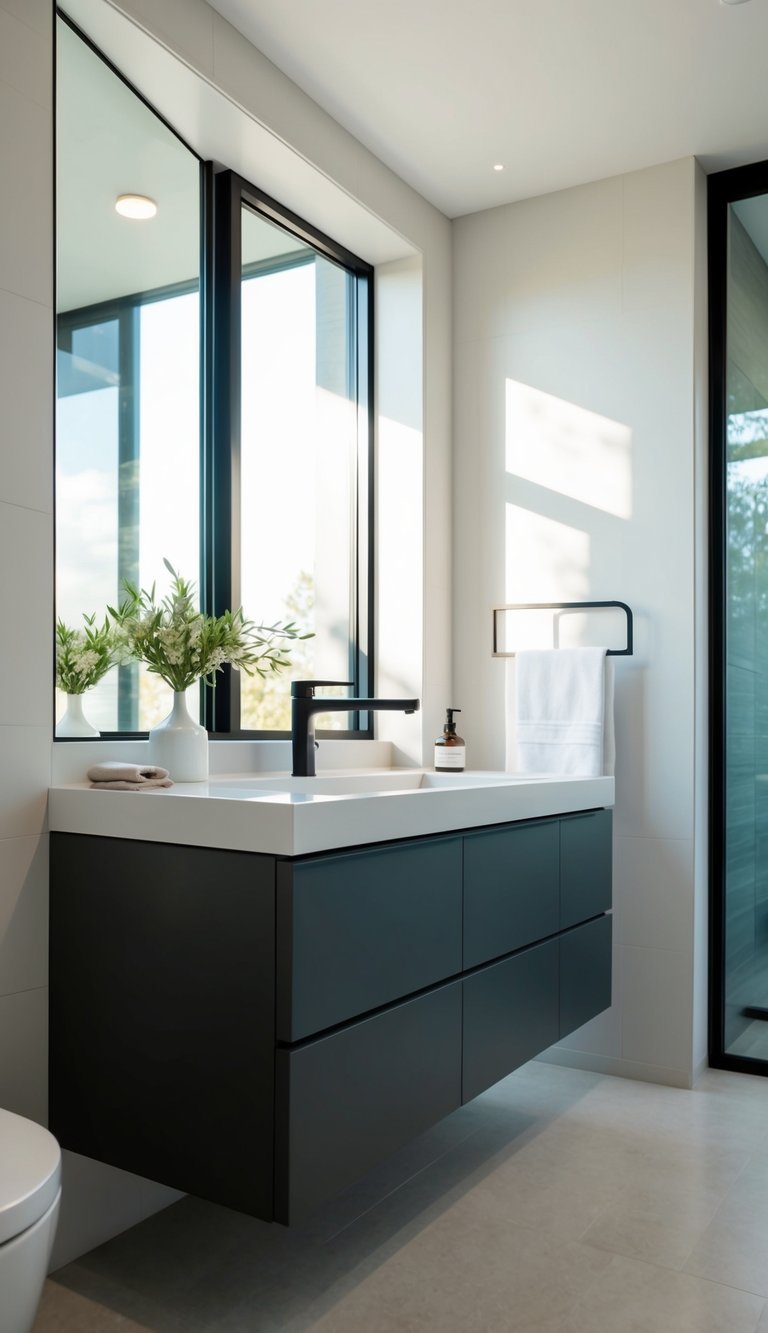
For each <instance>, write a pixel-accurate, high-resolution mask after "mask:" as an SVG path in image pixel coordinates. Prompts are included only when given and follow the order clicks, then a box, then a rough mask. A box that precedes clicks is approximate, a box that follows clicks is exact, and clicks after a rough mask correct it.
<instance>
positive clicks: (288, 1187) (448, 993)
mask: <svg viewBox="0 0 768 1333" xmlns="http://www.w3.org/2000/svg"><path fill="white" fill-rule="evenodd" d="M276 1073H277V1102H276V1125H277V1141H276V1153H277V1157H276V1175H275V1217H276V1219H277V1220H278V1221H279V1222H286V1223H288V1222H296V1221H300V1220H301V1218H302V1217H303V1216H305V1215H306V1214H307V1213H309V1212H311V1211H312V1209H313V1208H315V1207H316V1206H317V1205H318V1204H320V1203H322V1202H323V1200H325V1199H327V1198H330V1197H331V1196H332V1195H334V1194H337V1193H338V1192H339V1190H342V1189H344V1188H345V1187H346V1186H347V1185H349V1184H351V1183H352V1181H354V1180H356V1179H358V1178H359V1177H360V1176H362V1175H364V1174H365V1172H366V1171H368V1170H370V1168H371V1167H372V1166H374V1165H375V1164H376V1163H377V1162H378V1161H380V1160H381V1159H382V1158H384V1157H386V1156H388V1155H389V1154H390V1153H393V1152H395V1151H396V1150H397V1149H398V1148H400V1147H402V1145H403V1144H404V1143H407V1142H408V1140H409V1139H412V1138H413V1137H414V1136H415V1135H416V1134H420V1133H421V1132H422V1131H423V1130H425V1129H427V1128H428V1127H429V1126H430V1125H432V1124H434V1123H435V1121H437V1120H439V1119H441V1117H442V1116H444V1115H447V1114H448V1113H449V1112H450V1111H453V1110H455V1109H456V1108H457V1107H458V1106H459V1104H460V1101H461V982H451V983H450V984H449V985H447V986H442V987H440V988H439V989H438V990H436V991H431V992H429V994H427V995H422V996H419V997H418V998H417V999H415V1000H407V1001H405V1003H403V1004H398V1005H395V1006H394V1007H393V1008H391V1009H387V1010H385V1011H384V1012H383V1013H381V1014H377V1015H375V1016H374V1017H373V1018H366V1019H362V1020H361V1021H360V1022H359V1023H354V1024H351V1025H350V1026H349V1027H347V1028H344V1029H343V1030H342V1031H340V1032H336V1033H333V1034H332V1035H330V1036H328V1037H319V1038H318V1039H317V1041H313V1042H308V1043H307V1045H305V1046H302V1047H301V1048H300V1049H299V1050H295V1051H287V1050H278V1052H277V1063H276Z"/></svg>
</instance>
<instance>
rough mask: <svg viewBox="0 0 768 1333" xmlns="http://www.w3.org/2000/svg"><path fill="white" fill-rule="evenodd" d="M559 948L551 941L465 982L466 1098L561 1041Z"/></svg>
mask: <svg viewBox="0 0 768 1333" xmlns="http://www.w3.org/2000/svg"><path fill="white" fill-rule="evenodd" d="M557 949H558V944H557V940H548V941H547V942H546V943H545V944H537V945H534V947H533V948H531V949H525V950H524V951H523V952H522V953H519V954H516V955H515V957H514V958H505V959H504V960H503V961H502V962H500V963H491V965H490V966H489V967H485V968H483V969H482V971H480V972H476V973H475V974H474V976H471V977H467V979H466V980H465V982H464V1025H463V1026H464V1035H463V1043H464V1061H463V1075H462V1101H465V1102H468V1101H471V1099H472V1098H473V1097H477V1095H478V1093H480V1092H483V1091H484V1090H485V1089H486V1088H490V1087H491V1085H492V1084H493V1083H498V1081H499V1079H500V1078H505V1077H506V1075H507V1074H510V1073H511V1072H512V1070H513V1069H517V1068H518V1066H519V1065H522V1064H524V1063H525V1062H526V1060H530V1059H532V1057H533V1056H534V1055H538V1054H539V1052H540V1051H543V1050H545V1049H546V1048H547V1046H551V1045H552V1043H553V1042H555V1041H557V1039H558V1035H559V1026H558V1024H559V1017H558V987H557V974H558V953H557Z"/></svg>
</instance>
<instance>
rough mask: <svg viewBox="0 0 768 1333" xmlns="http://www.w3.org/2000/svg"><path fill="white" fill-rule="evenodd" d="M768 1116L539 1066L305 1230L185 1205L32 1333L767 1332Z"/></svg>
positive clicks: (748, 1107) (58, 1302)
mask: <svg viewBox="0 0 768 1333" xmlns="http://www.w3.org/2000/svg"><path fill="white" fill-rule="evenodd" d="M766 1107H768V1082H766V1081H764V1080H760V1079H756V1078H746V1077H741V1076H735V1075H730V1074H722V1075H721V1074H719V1073H717V1072H715V1071H712V1072H710V1073H709V1074H707V1075H706V1076H705V1077H704V1078H703V1079H702V1083H701V1088H700V1089H696V1090H694V1091H690V1092H686V1091H683V1090H680V1089H674V1088H665V1087H659V1086H656V1085H650V1084H642V1083H638V1082H635V1081H629V1080H626V1081H625V1080H621V1079H616V1078H610V1077H608V1076H602V1075H596V1074H591V1073H587V1072H585V1071H579V1070H570V1069H565V1068H561V1067H557V1066H551V1065H546V1064H544V1063H543V1062H541V1061H535V1062H533V1063H532V1064H530V1065H528V1066H525V1067H524V1068H523V1069H521V1070H518V1071H517V1073H515V1074H514V1075H511V1076H510V1077H509V1078H508V1079H505V1080H504V1081H503V1082H502V1083H500V1084H498V1085H497V1086H496V1087H495V1088H493V1089H491V1090H489V1092H487V1093H485V1094H484V1095H483V1096H482V1097H480V1098H477V1099H476V1101H475V1102H474V1103H472V1104H471V1105H470V1106H468V1107H465V1108H463V1110H462V1111H461V1112H459V1113H457V1115H456V1116H455V1117H449V1118H448V1119H447V1120H446V1121H444V1122H443V1123H442V1124H441V1125H440V1126H438V1127H436V1129H435V1130H434V1131H430V1133H428V1134H426V1135H423V1136H422V1138H421V1140H417V1141H415V1142H414V1143H413V1144H411V1145H409V1147H408V1148H407V1149H406V1150H404V1151H403V1153H401V1154H398V1155H397V1156H396V1157H395V1158H393V1159H392V1160H391V1161H390V1162H389V1163H387V1164H384V1165H383V1166H382V1167H381V1168H380V1169H379V1170H378V1171H376V1172H372V1173H371V1174H370V1176H368V1177H366V1179H365V1180H364V1181H361V1182H360V1183H359V1184H358V1185H356V1186H354V1187H353V1188H352V1189H351V1190H349V1191H347V1192H346V1194H345V1195H343V1196H341V1197H340V1198H339V1199H338V1200H334V1201H333V1202H331V1203H330V1204H329V1205H328V1206H327V1207H326V1208H324V1209H321V1210H320V1211H319V1212H318V1214H317V1215H316V1216H315V1217H314V1218H312V1219H310V1220H309V1221H308V1222H307V1223H305V1224H304V1225H302V1226H299V1227H294V1228H290V1229H287V1228H283V1227H278V1226H269V1225H267V1224H265V1223H262V1222H258V1221H256V1220H254V1219H253V1218H248V1217H244V1216H241V1215H239V1214H237V1213H234V1212H231V1211H228V1210H227V1209H224V1208H218V1207H216V1206H214V1205H212V1204H207V1203H204V1202H203V1201H201V1200H198V1199H193V1198H184V1199H182V1200H180V1201H179V1202H178V1203H175V1204H174V1205H173V1206H171V1207H170V1208H167V1209H166V1210H165V1211H164V1212H162V1213H157V1214H155V1215H154V1216H152V1217H149V1218H147V1220H146V1221H144V1222H142V1223H140V1224H139V1225H138V1226H135V1227H133V1228H132V1229H131V1230H130V1231H127V1232H125V1233H124V1234H123V1235H120V1236H116V1237H115V1238H114V1240H112V1241H109V1242H108V1243H106V1244H105V1245H102V1246H101V1247H100V1248H99V1249H96V1250H93V1251H92V1252H91V1253H90V1254H86V1255H84V1256H83V1257H82V1258H80V1259H78V1260H76V1261H75V1262H73V1263H71V1264H69V1265H67V1266H66V1267H65V1268H62V1269H61V1270H60V1271H59V1272H57V1273H56V1274H55V1275H54V1276H53V1278H52V1279H51V1280H50V1282H49V1284H48V1287H47V1289H46V1293H45V1299H44V1302H43V1305H42V1307H41V1310H40V1315H39V1318H38V1321H37V1324H36V1326H35V1329H34V1333H69V1331H70V1330H72V1333H74V1330H75V1329H76V1330H77V1333H112V1330H113V1329H115V1330H117V1329H120V1330H123V1329H124V1330H125V1333H140V1331H141V1333H458V1331H460V1333H518V1331H520V1333H522V1331H523V1330H530V1333H533V1331H534V1330H535V1331H536V1333H661V1331H663V1333H756V1330H757V1329H758V1326H759V1327H760V1329H761V1333H768V1315H764V1311H765V1310H766V1299H765V1295H764V1289H763V1286H762V1283H763V1279H764V1275H765V1273H766V1269H767V1268H768V1260H766V1259H765V1258H764V1255H768V1230H766V1229H765V1225H764V1219H763V1213H762V1198H761V1196H762V1194H763V1192H764V1193H765V1194H766V1197H768V1146H767V1145H766V1141H765V1134H764V1133H763V1132H762V1125H761V1124H760V1121H761V1118H762V1121H763V1122H764V1121H765V1120H766V1116H765V1111H766ZM739 1262H740V1264H741V1266H740V1267H739ZM761 1321H762V1322H761Z"/></svg>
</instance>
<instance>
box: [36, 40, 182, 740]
mask: <svg viewBox="0 0 768 1333" xmlns="http://www.w3.org/2000/svg"><path fill="white" fill-rule="evenodd" d="M127 193H136V194H140V195H143V196H146V197H149V198H150V199H152V200H154V201H155V202H156V204H157V213H156V215H155V216H154V217H152V218H149V219H145V220H136V219H133V218H127V217H123V216H120V215H119V214H118V213H117V211H116V210H115V203H116V200H117V198H118V196H119V195H123V194H127ZM199 228H200V174H199V162H198V159H197V157H196V156H195V155H194V154H193V153H192V152H190V151H189V149H187V148H186V147H185V146H184V144H182V143H181V142H180V140H179V139H177V138H176V136H175V135H174V134H173V133H172V131H171V130H170V129H168V128H167V127H166V126H165V125H164V124H163V122H162V121H161V120H160V119H159V118H158V117H157V116H155V115H154V114H153V113H152V111H150V110H149V108H148V107H146V106H145V105H144V103H143V102H142V101H141V100H140V99H139V98H138V97H137V96H136V95H135V94H134V93H133V92H132V91H131V89H130V88H129V87H128V86H127V85H126V84H125V83H124V82H123V81H122V80H121V79H120V78H119V77H118V76H117V75H116V74H115V73H113V71H112V70H111V69H110V68H109V67H108V66H107V65H106V64H105V63H104V62H103V61H102V60H101V59H100V58H99V57H98V56H97V55H96V54H95V52H94V51H93V50H91V49H90V47H89V46H88V45H87V44H86V43H85V42H83V41H82V40H81V39H80V38H79V37H78V36H77V34H76V33H75V32H74V31H73V30H72V29H71V28H70V27H69V26H68V25H67V24H66V23H64V22H63V21H62V20H59V21H58V24H57V236H58V241H57V247H58V248H57V442H56V613H57V616H59V617H61V618H62V619H63V620H64V621H65V622H66V623H67V624H69V625H71V626H72V627H73V628H77V627H79V626H81V625H82V617H83V614H84V613H85V614H92V613H95V614H96V617H97V619H101V617H102V616H103V613H104V609H105V607H106V606H107V604H113V605H114V604H115V602H116V601H117V600H119V597H120V590H121V587H122V583H123V580H124V579H128V580H130V581H131V582H132V583H139V584H141V585H142V586H144V587H148V586H150V585H151V584H152V583H153V582H155V581H156V582H157V587H158V591H159V592H161V593H162V592H163V591H165V589H166V587H167V582H168V578H169V575H168V574H167V571H166V570H165V567H164V565H163V557H167V558H168V559H169V560H170V561H171V563H172V564H173V565H174V566H175V567H176V568H177V569H178V570H180V571H181V572H182V573H183V574H184V575H185V577H187V578H189V579H192V580H194V581H197V577H198V568H199V535H198V534H199V454H200V446H199V430H200V426H199V363H200V333H199V247H200V234H199ZM190 701H191V703H192V704H193V706H194V709H195V711H196V710H197V707H198V690H197V688H195V689H194V690H193V691H192V692H191V699H190ZM64 702H65V701H64V699H63V698H57V717H58V716H59V715H60V714H61V713H62V712H63V710H64ZM170 703H171V696H170V691H169V690H168V689H167V687H166V686H165V685H164V684H163V683H162V681H159V680H158V678H157V677H154V676H151V675H148V673H146V671H145V670H144V668H139V667H137V666H136V665H132V666H127V667H119V668H114V669H113V670H112V671H110V672H109V674H108V675H107V676H106V677H105V678H104V679H103V680H102V681H101V682H100V683H99V684H98V685H97V686H95V687H94V688H93V689H92V690H89V691H88V695H87V715H88V718H89V720H90V721H91V722H92V723H93V725H94V726H95V727H97V728H98V729H99V730H100V731H140V730H146V729H147V728H149V727H150V726H153V725H154V724H155V723H156V722H158V721H160V720H161V718H162V717H163V716H165V714H166V713H167V712H168V710H169V707H170Z"/></svg>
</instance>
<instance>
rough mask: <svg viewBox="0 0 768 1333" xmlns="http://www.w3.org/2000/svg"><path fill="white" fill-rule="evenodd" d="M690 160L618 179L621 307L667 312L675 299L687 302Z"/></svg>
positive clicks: (691, 186)
mask: <svg viewBox="0 0 768 1333" xmlns="http://www.w3.org/2000/svg"><path fill="white" fill-rule="evenodd" d="M695 170H696V163H695V161H694V159H693V158H686V159H685V160H684V161H683V162H667V163H664V164H662V165H661V166H654V167H649V168H648V170H646V171H634V172H632V173H631V174H629V175H627V176H624V177H622V180H623V185H624V207H623V231H624V235H623V256H622V304H623V306H624V308H625V309H638V308H644V309H647V308H648V307H656V308H658V307H661V308H662V309H668V307H669V304H670V300H671V299H672V297H673V295H674V294H677V295H678V296H679V297H680V299H682V300H683V301H685V302H690V300H691V296H692V291H691V283H692V281H693V266H692V264H691V248H690V247H691V227H692V224H693V206H694V172H695Z"/></svg>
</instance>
